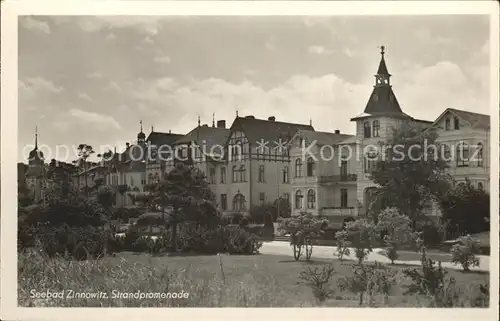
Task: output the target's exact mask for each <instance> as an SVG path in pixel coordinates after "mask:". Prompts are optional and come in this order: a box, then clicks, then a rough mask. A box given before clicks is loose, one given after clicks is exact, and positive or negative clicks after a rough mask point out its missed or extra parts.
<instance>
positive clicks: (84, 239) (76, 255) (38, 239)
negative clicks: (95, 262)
mask: <svg viewBox="0 0 500 321" xmlns="http://www.w3.org/2000/svg"><path fill="white" fill-rule="evenodd" d="M37 232H38V233H37V235H36V236H35V241H34V245H35V246H37V247H39V248H40V249H41V250H42V251H43V252H45V253H46V254H47V255H48V256H49V257H55V256H65V257H71V258H73V259H76V260H88V259H92V258H100V257H102V256H104V255H106V254H111V253H113V252H115V249H116V247H115V248H114V247H113V246H112V245H113V243H112V240H113V236H112V235H111V234H110V233H109V232H108V231H104V230H102V229H100V228H96V227H93V226H87V227H70V226H69V225H62V226H58V227H52V226H45V227H40V228H39V229H38V230H37Z"/></svg>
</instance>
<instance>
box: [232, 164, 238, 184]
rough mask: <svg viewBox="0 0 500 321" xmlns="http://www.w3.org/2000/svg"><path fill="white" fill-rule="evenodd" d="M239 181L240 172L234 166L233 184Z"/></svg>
mask: <svg viewBox="0 0 500 321" xmlns="http://www.w3.org/2000/svg"><path fill="white" fill-rule="evenodd" d="M237 181H238V170H237V167H236V165H234V166H233V183H235V182H237Z"/></svg>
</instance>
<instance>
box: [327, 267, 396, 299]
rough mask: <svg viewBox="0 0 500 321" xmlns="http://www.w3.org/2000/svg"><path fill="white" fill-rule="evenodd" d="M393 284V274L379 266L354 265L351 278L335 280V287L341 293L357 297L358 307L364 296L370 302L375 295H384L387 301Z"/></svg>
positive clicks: (394, 281)
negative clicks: (368, 298) (336, 286)
mask: <svg viewBox="0 0 500 321" xmlns="http://www.w3.org/2000/svg"><path fill="white" fill-rule="evenodd" d="M395 283H396V280H395V274H394V272H392V271H391V270H389V269H387V268H385V267H384V266H383V265H381V264H373V265H363V264H356V265H355V266H354V271H353V275H352V276H345V277H343V278H340V279H338V280H337V285H338V287H339V288H340V289H341V290H342V291H349V292H352V293H354V294H357V295H359V306H362V305H363V299H364V295H365V294H368V295H369V296H370V300H372V298H373V296H374V295H375V294H376V293H382V294H384V296H385V298H386V299H387V297H388V296H389V294H390V292H391V289H392V286H393V285H394V284H395Z"/></svg>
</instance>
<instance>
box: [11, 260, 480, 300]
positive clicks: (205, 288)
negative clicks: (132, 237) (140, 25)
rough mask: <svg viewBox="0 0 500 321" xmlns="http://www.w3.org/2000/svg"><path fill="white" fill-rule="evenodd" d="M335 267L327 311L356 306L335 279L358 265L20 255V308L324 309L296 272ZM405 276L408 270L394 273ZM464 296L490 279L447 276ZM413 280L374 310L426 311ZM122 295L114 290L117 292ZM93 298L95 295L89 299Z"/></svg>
mask: <svg viewBox="0 0 500 321" xmlns="http://www.w3.org/2000/svg"><path fill="white" fill-rule="evenodd" d="M325 263H332V264H333V265H334V267H335V271H336V273H335V274H334V275H333V277H332V280H331V282H330V283H331V287H332V288H333V289H334V291H335V294H334V296H333V298H332V299H330V300H327V301H326V302H324V303H323V304H322V305H323V306H333V307H355V306H357V304H358V299H357V297H356V295H354V294H352V293H349V292H342V291H340V290H339V289H337V288H336V287H335V285H336V280H337V279H339V278H340V277H342V276H344V275H352V264H354V263H353V262H340V261H338V260H333V259H332V260H317V261H312V262H310V263H307V262H303V261H299V262H296V261H293V260H292V259H291V258H290V257H285V256H275V255H254V256H228V255H222V256H220V257H219V256H175V257H173V256H170V257H165V256H164V257H153V256H150V255H146V254H132V253H121V254H119V255H117V256H115V257H108V258H104V259H101V260H96V261H84V262H75V261H65V260H62V259H57V260H56V259H47V258H45V257H43V256H41V255H40V254H33V253H32V254H29V255H26V254H23V255H19V290H18V291H19V296H18V298H19V299H18V300H19V305H20V306H56V307H64V306H73V307H75V306H83V307H87V306H88V307H96V306H97V307H99V306H105V307H107V306H118V307H125V306H127V307H132V306H140V307H153V306H154V307H162V306H165V307H166V306H173V307H311V306H318V303H317V302H316V301H315V299H314V297H313V295H312V291H311V289H310V288H308V287H307V286H305V285H301V284H297V281H298V278H297V276H298V274H299V272H301V271H303V270H304V269H306V268H307V267H311V266H313V265H318V264H325ZM391 268H393V269H395V270H396V271H397V272H398V273H401V271H402V269H403V267H399V266H396V267H391ZM449 275H450V276H454V277H455V278H456V279H457V283H458V285H459V287H460V289H461V291H462V293H461V295H460V299H458V301H457V304H458V305H459V306H470V305H471V303H470V302H471V300H472V298H473V297H475V296H476V293H477V286H478V285H479V284H480V283H483V284H484V283H486V282H488V281H489V274H488V273H477V272H471V273H462V272H460V271H452V270H450V271H449ZM405 284H408V280H407V279H406V278H405V277H403V276H402V275H400V277H399V278H398V283H397V284H396V285H395V286H394V289H393V290H394V291H393V293H392V294H391V295H390V296H389V298H388V300H387V301H384V299H383V298H382V297H374V300H373V303H372V306H391V307H424V306H427V305H428V302H429V301H428V299H427V298H426V297H424V296H410V295H403V290H404V285H405ZM31 290H35V291H37V292H45V291H47V290H50V291H62V290H65V291H66V294H67V293H68V290H73V291H75V292H85V293H100V292H103V293H107V295H108V297H107V298H104V297H103V296H102V295H101V294H100V295H101V298H78V299H64V298H63V299H58V298H56V299H50V300H48V299H36V298H35V299H34V298H31V297H30V295H31V294H32V293H30V291H31ZM113 290H116V291H121V292H123V293H129V292H137V291H142V292H143V293H146V292H175V293H179V292H181V291H183V292H184V293H189V296H188V298H182V299H172V298H170V299H168V298H167V299H166V298H163V299H161V298H149V299H147V298H146V299H130V298H124V297H121V298H112V297H111V295H112V294H113V292H112V291H113ZM115 294H116V292H115ZM91 295H92V294H91Z"/></svg>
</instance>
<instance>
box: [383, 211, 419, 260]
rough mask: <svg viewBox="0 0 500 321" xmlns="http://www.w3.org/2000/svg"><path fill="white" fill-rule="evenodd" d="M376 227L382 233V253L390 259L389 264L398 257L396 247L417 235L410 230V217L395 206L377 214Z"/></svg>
mask: <svg viewBox="0 0 500 321" xmlns="http://www.w3.org/2000/svg"><path fill="white" fill-rule="evenodd" d="M376 229H377V231H378V232H381V233H383V234H384V235H383V236H382V240H383V241H384V243H385V245H386V248H385V250H384V253H383V254H384V255H385V256H387V257H388V258H389V259H390V260H391V264H394V261H395V260H396V259H397V258H398V253H397V249H398V247H399V246H400V245H403V244H412V243H414V242H415V241H416V240H417V238H418V236H419V235H418V233H415V232H414V231H413V230H412V228H411V220H410V218H409V217H408V216H406V215H401V214H400V213H399V211H398V210H397V209H396V208H387V209H385V210H383V211H382V212H381V213H380V214H379V215H378V222H377V226H376Z"/></svg>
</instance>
